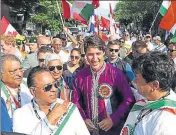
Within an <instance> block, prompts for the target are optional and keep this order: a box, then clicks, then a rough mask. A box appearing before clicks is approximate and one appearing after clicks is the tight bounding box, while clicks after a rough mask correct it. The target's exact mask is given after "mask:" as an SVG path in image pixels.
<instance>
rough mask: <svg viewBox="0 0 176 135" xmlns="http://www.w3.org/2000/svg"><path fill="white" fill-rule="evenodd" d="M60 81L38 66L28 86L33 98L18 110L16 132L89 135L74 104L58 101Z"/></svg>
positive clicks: (15, 114) (15, 123)
mask: <svg viewBox="0 0 176 135" xmlns="http://www.w3.org/2000/svg"><path fill="white" fill-rule="evenodd" d="M58 83H59V82H57V81H55V80H54V78H53V77H52V75H51V74H50V72H49V70H48V69H45V68H40V67H35V68H33V69H32V70H31V72H30V73H29V76H28V80H27V85H28V87H29V89H30V92H31V93H32V95H33V96H34V98H33V99H32V100H31V102H30V103H29V104H27V105H25V106H24V107H22V108H20V109H18V110H16V111H15V113H14V116H13V131H14V132H19V133H25V134H30V135H51V134H52V135H58V134H59V135H90V134H89V131H88V129H87V127H86V125H85V123H84V121H83V119H82V117H81V115H80V113H79V111H78V109H77V107H76V105H75V104H73V103H71V102H68V101H64V100H62V99H57V98H56V97H57V88H58Z"/></svg>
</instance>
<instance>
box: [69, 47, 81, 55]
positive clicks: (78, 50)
mask: <svg viewBox="0 0 176 135" xmlns="http://www.w3.org/2000/svg"><path fill="white" fill-rule="evenodd" d="M73 51H77V52H78V53H79V54H81V50H80V48H73V49H72V50H71V53H72V52H73Z"/></svg>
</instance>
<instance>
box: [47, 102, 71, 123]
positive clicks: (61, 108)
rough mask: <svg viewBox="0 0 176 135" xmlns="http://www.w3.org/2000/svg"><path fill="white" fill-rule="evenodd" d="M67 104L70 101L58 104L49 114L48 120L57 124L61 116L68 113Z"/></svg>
mask: <svg viewBox="0 0 176 135" xmlns="http://www.w3.org/2000/svg"><path fill="white" fill-rule="evenodd" d="M67 105H68V102H64V103H63V104H57V105H56V107H55V108H54V109H53V110H52V111H51V112H50V113H49V114H48V116H47V118H48V121H49V122H50V123H51V124H52V125H55V124H56V123H57V121H58V120H59V118H60V117H61V116H62V115H63V114H65V113H67V111H68V110H67Z"/></svg>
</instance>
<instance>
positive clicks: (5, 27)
mask: <svg viewBox="0 0 176 135" xmlns="http://www.w3.org/2000/svg"><path fill="white" fill-rule="evenodd" d="M1 35H13V36H14V37H16V36H17V35H19V33H18V32H17V31H16V30H15V28H14V27H13V26H12V25H11V24H10V23H9V21H8V20H7V19H6V17H5V16H3V17H2V20H1Z"/></svg>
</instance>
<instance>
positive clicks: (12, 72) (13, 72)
mask: <svg viewBox="0 0 176 135" xmlns="http://www.w3.org/2000/svg"><path fill="white" fill-rule="evenodd" d="M18 70H19V71H20V72H23V70H22V68H19V69H15V70H13V71H9V73H10V74H11V75H15V74H16V73H17V71H18Z"/></svg>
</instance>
